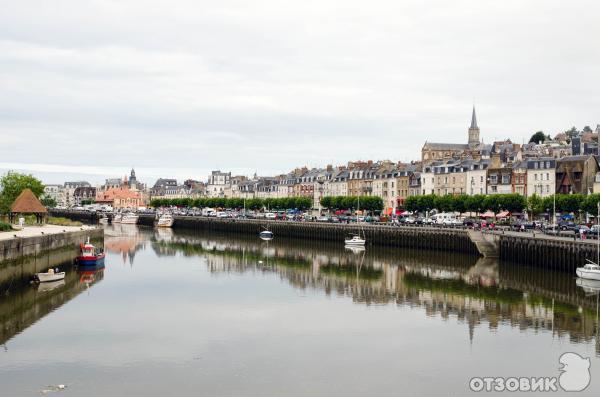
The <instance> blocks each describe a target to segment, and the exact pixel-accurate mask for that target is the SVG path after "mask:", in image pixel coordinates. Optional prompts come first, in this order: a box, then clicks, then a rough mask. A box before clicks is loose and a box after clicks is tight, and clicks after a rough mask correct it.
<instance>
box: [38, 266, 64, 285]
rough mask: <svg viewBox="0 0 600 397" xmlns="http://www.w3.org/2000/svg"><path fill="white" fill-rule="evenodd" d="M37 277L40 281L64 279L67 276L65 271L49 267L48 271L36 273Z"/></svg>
mask: <svg viewBox="0 0 600 397" xmlns="http://www.w3.org/2000/svg"><path fill="white" fill-rule="evenodd" d="M35 278H36V279H37V281H39V282H40V283H47V282H50V281H58V280H63V279H64V278H65V272H57V271H55V270H54V269H48V271H47V272H46V273H36V274H35Z"/></svg>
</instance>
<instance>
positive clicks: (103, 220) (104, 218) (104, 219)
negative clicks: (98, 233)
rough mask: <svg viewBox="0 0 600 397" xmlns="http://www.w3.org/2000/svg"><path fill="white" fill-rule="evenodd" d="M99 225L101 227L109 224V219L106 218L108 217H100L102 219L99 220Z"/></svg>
mask: <svg viewBox="0 0 600 397" xmlns="http://www.w3.org/2000/svg"><path fill="white" fill-rule="evenodd" d="M98 223H99V224H101V225H107V224H108V218H107V217H106V215H103V216H101V217H100V219H98Z"/></svg>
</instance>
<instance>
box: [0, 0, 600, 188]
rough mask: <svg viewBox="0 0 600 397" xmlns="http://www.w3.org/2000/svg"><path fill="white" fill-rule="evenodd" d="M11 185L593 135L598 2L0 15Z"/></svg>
mask: <svg viewBox="0 0 600 397" xmlns="http://www.w3.org/2000/svg"><path fill="white" fill-rule="evenodd" d="M0 7H1V8H0V9H1V10H2V12H0V172H1V173H4V172H6V170H9V169H13V170H20V171H25V172H28V173H33V174H34V175H36V176H38V177H40V178H42V180H43V181H44V182H47V183H60V182H63V181H65V180H74V179H86V180H88V181H90V182H92V183H98V182H102V181H103V180H104V179H105V178H107V177H119V176H124V175H125V174H126V173H128V172H129V170H130V169H131V167H135V169H136V173H137V176H138V179H139V180H142V181H145V182H148V183H152V182H153V181H154V180H155V179H156V178H158V177H176V178H178V179H179V180H181V181H182V180H184V179H187V178H193V179H199V180H205V179H207V177H208V174H209V173H210V171H211V170H216V169H220V170H224V171H232V172H233V173H234V174H246V175H252V174H254V173H255V172H256V173H258V174H259V175H274V174H278V173H284V172H287V171H289V170H291V169H293V168H295V167H298V166H308V167H319V166H325V165H327V164H345V163H346V162H348V161H351V160H367V159H373V160H378V159H381V160H383V159H389V160H393V161H409V160H418V159H419V158H420V149H421V147H422V145H423V143H424V142H425V141H426V140H427V141H430V142H456V143H466V141H467V129H468V127H469V123H470V119H471V108H472V106H473V104H475V105H476V108H477V118H478V123H479V127H480V128H481V138H482V139H483V140H484V142H492V141H493V140H496V139H505V138H510V139H512V140H513V142H517V143H521V142H523V141H524V140H525V141H526V140H528V138H529V137H530V136H531V135H532V134H533V133H534V132H535V131H538V130H543V131H545V132H547V133H550V134H555V133H557V132H560V131H563V130H566V129H569V128H570V127H572V126H576V127H577V128H578V129H582V128H583V127H584V126H585V125H590V126H591V127H592V128H593V129H594V128H595V127H596V124H599V123H600V95H598V93H600V73H599V72H598V71H599V70H600V46H599V45H598V38H599V37H600V23H599V21H598V15H600V3H598V2H596V1H579V0H575V1H569V2H565V1H553V0H528V1H522V0H520V1H513V0H505V1H482V0H478V1H460V0H454V1H447V0H440V1H437V0H430V1H426V2H424V1H417V0H416V1H405V0H395V1H369V2H365V1H354V0H344V1H328V0H318V1H312V0H303V1H276V0H275V1H263V0H253V1H247V0H243V1H227V0H223V1H218V2H214V1H203V0H194V1H178V0H170V1H155V0H143V1H142V0H139V1H138V0H135V1H125V0H115V1H104V0H94V1H90V0H54V1H51V2H50V1H43V2H40V1H28V0H19V1H8V0H0Z"/></svg>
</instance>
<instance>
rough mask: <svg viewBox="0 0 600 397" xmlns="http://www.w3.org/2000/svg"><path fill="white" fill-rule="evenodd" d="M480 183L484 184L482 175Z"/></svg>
mask: <svg viewBox="0 0 600 397" xmlns="http://www.w3.org/2000/svg"><path fill="white" fill-rule="evenodd" d="M480 182H481V183H483V175H481V178H480Z"/></svg>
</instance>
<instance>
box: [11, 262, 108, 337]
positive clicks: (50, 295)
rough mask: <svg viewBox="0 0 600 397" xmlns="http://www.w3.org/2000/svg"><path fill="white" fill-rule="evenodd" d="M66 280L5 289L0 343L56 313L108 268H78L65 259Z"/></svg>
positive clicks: (93, 282)
mask: <svg viewBox="0 0 600 397" xmlns="http://www.w3.org/2000/svg"><path fill="white" fill-rule="evenodd" d="M60 267H61V269H64V270H66V272H67V274H66V276H65V278H64V279H63V280H59V281H54V282H49V283H40V284H29V283H26V284H21V285H19V286H16V287H15V288H11V289H10V290H2V292H3V295H2V297H1V298H0V344H5V343H6V342H7V341H9V340H10V339H11V338H13V337H14V336H15V335H18V334H19V333H21V332H23V331H24V330H26V329H27V328H29V327H30V326H32V325H33V324H35V323H36V322H37V321H38V320H40V319H41V318H43V317H44V316H46V315H48V314H50V313H52V312H53V311H55V310H57V309H58V308H60V307H61V306H62V305H64V304H66V303H67V302H69V301H70V300H72V299H74V298H75V297H77V295H79V294H80V293H81V292H83V291H86V290H87V289H88V288H89V287H90V286H91V285H93V284H95V283H97V282H99V281H100V280H102V278H103V276H104V269H103V268H100V269H93V268H92V269H90V268H88V269H75V268H74V267H72V261H68V262H65V263H63V264H62V265H61V266H60Z"/></svg>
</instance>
